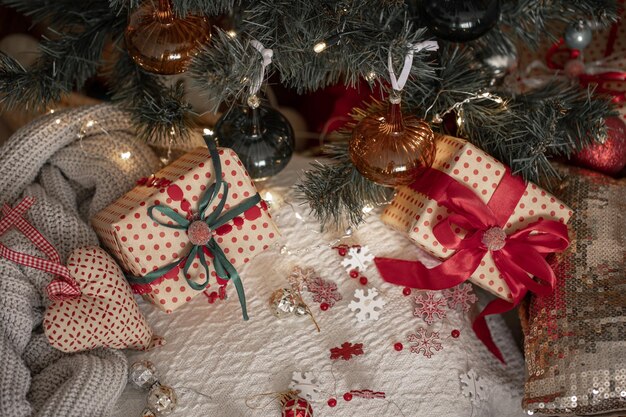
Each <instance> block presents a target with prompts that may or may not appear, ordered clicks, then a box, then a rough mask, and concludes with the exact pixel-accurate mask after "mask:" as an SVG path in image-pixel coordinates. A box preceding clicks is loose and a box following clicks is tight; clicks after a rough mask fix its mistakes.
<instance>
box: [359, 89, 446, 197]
mask: <svg viewBox="0 0 626 417" xmlns="http://www.w3.org/2000/svg"><path fill="white" fill-rule="evenodd" d="M357 112H359V113H360V114H359V115H361V116H364V117H363V119H362V120H361V121H360V122H359V123H358V124H357V125H356V127H355V128H354V130H353V131H352V138H351V139H350V143H349V149H348V151H349V155H350V159H351V160H352V163H353V164H354V166H355V167H356V169H357V170H358V171H359V172H360V173H361V175H363V176H364V177H365V178H367V179H369V180H370V181H373V182H375V183H377V184H380V185H385V186H390V187H395V186H399V185H407V184H410V183H411V182H413V181H414V180H415V178H416V177H417V176H418V175H419V172H420V170H422V169H423V168H425V167H430V166H431V165H432V163H433V161H434V160H435V135H434V133H433V131H432V130H431V128H430V126H429V125H428V123H426V122H425V121H424V120H422V119H418V118H417V117H415V116H403V115H402V109H401V106H400V100H399V98H398V97H392V99H391V100H390V101H389V105H388V107H387V109H386V110H382V111H374V112H373V113H371V114H367V113H364V112H362V111H358V110H357Z"/></svg>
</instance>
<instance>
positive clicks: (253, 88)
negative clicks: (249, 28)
mask: <svg viewBox="0 0 626 417" xmlns="http://www.w3.org/2000/svg"><path fill="white" fill-rule="evenodd" d="M250 45H252V46H253V47H254V49H256V50H257V51H259V53H260V54H261V56H262V57H263V62H261V72H260V75H259V77H258V78H257V79H256V80H254V81H253V82H252V85H250V95H251V96H253V95H255V94H256V93H258V92H259V90H260V89H261V85H262V84H263V80H264V79H265V69H266V68H267V66H268V65H269V64H271V63H272V57H273V56H274V51H273V50H271V49H268V48H265V47H264V46H263V44H262V43H261V42H259V41H257V40H256V39H252V40H251V41H250Z"/></svg>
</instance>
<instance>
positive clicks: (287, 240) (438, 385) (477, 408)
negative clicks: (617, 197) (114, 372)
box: [114, 158, 524, 417]
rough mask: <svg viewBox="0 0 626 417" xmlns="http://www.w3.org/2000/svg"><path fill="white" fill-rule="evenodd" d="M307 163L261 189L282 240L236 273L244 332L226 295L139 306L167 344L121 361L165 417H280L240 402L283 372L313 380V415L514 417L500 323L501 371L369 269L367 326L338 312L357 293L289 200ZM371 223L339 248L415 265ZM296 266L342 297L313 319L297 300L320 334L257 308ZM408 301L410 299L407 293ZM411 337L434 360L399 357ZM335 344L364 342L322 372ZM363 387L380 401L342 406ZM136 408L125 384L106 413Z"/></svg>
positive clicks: (461, 321)
mask: <svg viewBox="0 0 626 417" xmlns="http://www.w3.org/2000/svg"><path fill="white" fill-rule="evenodd" d="M308 162H310V160H304V159H303V158H294V161H293V162H292V163H291V164H290V166H289V167H288V168H287V170H286V171H285V172H283V173H281V174H280V175H278V176H277V177H275V178H273V179H272V180H271V181H269V182H268V184H265V186H261V187H260V188H262V190H263V191H262V192H261V195H262V196H263V197H267V195H266V192H267V191H269V192H271V194H272V196H273V197H274V199H275V200H281V199H284V200H285V201H283V202H280V201H279V202H278V203H277V204H275V205H274V207H273V209H272V212H273V215H274V219H275V220H276V222H277V224H278V226H279V228H280V229H281V232H282V237H281V239H280V240H279V243H277V244H275V245H273V246H272V247H271V248H270V249H269V250H267V251H265V252H264V253H262V254H260V255H258V256H257V257H256V258H254V259H253V260H252V261H251V262H250V263H249V264H247V265H245V266H244V267H243V268H241V270H240V273H241V276H242V280H243V283H244V286H245V288H246V294H247V297H248V309H249V313H250V321H249V322H244V321H242V319H241V312H240V308H239V303H238V301H237V297H236V295H235V293H234V289H233V288H232V287H229V296H230V297H229V299H228V300H226V301H217V302H216V303H215V304H212V305H211V304H209V303H208V302H207V298H205V297H203V296H199V297H196V298H195V299H194V300H192V301H191V302H190V303H189V304H188V305H186V306H183V307H181V308H180V309H178V310H176V311H175V312H174V313H172V314H170V315H167V314H164V313H163V312H161V311H159V310H158V309H157V308H155V307H154V306H152V305H150V304H148V303H146V302H143V301H141V302H140V307H141V308H142V310H143V312H144V313H145V314H146V316H147V319H148V322H149V323H150V324H151V325H152V326H153V328H154V330H155V332H157V333H158V334H160V335H163V336H164V337H165V338H166V339H167V342H168V343H167V345H165V346H163V347H161V348H159V349H156V350H153V351H150V352H128V354H129V363H132V362H134V361H137V360H142V359H148V360H150V361H152V362H153V363H154V364H155V366H156V368H157V370H158V371H159V373H160V375H161V381H162V383H164V384H166V385H170V386H172V387H174V388H175V389H176V391H177V392H178V394H179V407H178V410H177V411H175V412H174V413H173V414H172V416H173V417H176V416H185V417H205V416H213V417H241V416H279V415H280V408H279V406H278V404H277V403H276V402H271V398H270V397H269V396H266V397H259V398H256V399H254V400H253V401H252V403H253V404H250V405H251V406H257V407H260V408H258V409H251V408H248V406H246V399H247V398H251V397H253V396H254V395H256V394H262V393H269V392H280V391H285V390H287V388H288V385H289V382H290V380H291V377H292V373H293V372H294V371H307V372H308V371H311V372H314V374H315V375H316V377H317V379H318V380H319V383H320V389H321V391H322V393H321V396H320V401H318V402H314V403H313V408H314V412H315V416H317V417H324V416H332V417H347V416H407V417H408V416H411V417H417V416H419V417H428V416H433V417H434V416H437V417H462V416H467V417H470V416H475V417H477V416H480V417H490V416H493V417H515V416H522V415H524V413H523V412H522V409H521V397H522V388H523V380H524V367H523V360H522V356H521V353H520V352H519V350H518V349H517V347H516V345H515V343H514V341H513V339H512V337H511V335H510V332H509V331H508V329H507V328H506V327H505V326H504V323H503V321H502V320H501V319H500V318H499V317H498V318H496V319H495V320H493V321H492V323H491V324H492V330H493V335H494V338H495V340H496V342H497V343H498V346H500V348H501V349H502V351H503V354H504V356H505V357H506V359H507V361H508V365H507V366H503V365H501V364H500V363H499V362H498V361H497V360H496V359H495V358H494V357H493V356H492V355H491V354H490V353H489V352H488V351H487V349H486V348H485V347H484V346H482V344H481V343H480V342H479V341H478V340H477V339H476V337H475V336H474V334H473V332H472V330H471V320H470V318H468V317H467V316H466V315H465V314H461V313H448V317H447V318H446V319H445V320H443V321H436V322H435V323H434V324H433V325H432V326H427V325H426V324H425V323H424V321H423V320H421V319H419V318H417V317H415V316H414V315H413V310H414V307H415V303H414V302H413V300H412V297H405V296H404V295H403V294H402V288H400V287H397V286H393V285H390V284H387V283H384V282H383V281H382V280H381V278H380V277H379V275H378V273H377V272H376V268H375V267H374V266H373V264H372V265H371V266H370V267H369V268H368V269H367V270H366V271H365V273H364V275H365V276H366V277H367V278H368V280H369V283H368V286H370V287H375V288H377V289H378V290H379V291H380V292H381V293H382V296H383V298H384V299H385V301H386V302H387V304H386V305H385V306H384V308H383V310H382V313H381V316H380V319H379V320H378V321H372V322H364V323H357V322H356V319H355V317H354V313H353V312H352V311H350V310H349V308H348V304H349V303H350V301H351V300H352V298H353V296H352V294H353V292H354V290H355V289H356V288H362V286H361V285H360V284H359V283H358V280H355V279H351V278H350V277H349V276H348V274H347V273H346V271H345V269H344V268H343V267H342V266H341V261H342V258H341V257H339V255H338V254H337V252H336V251H335V250H332V249H331V248H330V244H332V243H333V242H334V241H335V240H336V238H337V237H338V235H337V234H333V233H325V234H322V233H319V224H318V223H317V222H316V220H315V219H314V218H313V217H312V216H310V215H308V213H307V210H306V207H305V206H302V205H299V204H298V203H297V202H294V201H293V196H292V195H291V191H289V190H288V187H289V186H291V185H292V184H293V182H294V181H295V180H296V178H297V176H298V175H297V173H298V171H299V169H301V168H304V167H306V165H307V163H308ZM289 203H291V204H289ZM378 217H379V213H377V212H376V211H374V213H372V215H371V216H369V218H368V221H367V223H366V224H365V225H363V226H362V227H360V228H359V229H358V230H357V231H355V232H354V235H353V238H352V240H350V241H346V242H345V243H352V244H361V245H367V246H368V247H369V249H370V251H371V252H372V253H373V254H375V255H379V256H395V257H403V258H405V259H407V258H411V257H417V256H419V254H420V252H419V251H418V249H417V248H416V247H415V246H414V245H412V244H411V243H410V242H409V241H408V239H407V238H406V237H404V236H402V235H401V234H400V233H398V232H395V231H393V230H391V229H389V228H388V227H386V226H385V225H383V224H382V222H381V221H380V220H379V218H378ZM290 252H291V254H290ZM295 266H300V267H312V268H315V270H316V271H317V273H318V275H319V276H321V277H322V278H324V279H326V280H330V281H333V282H335V283H337V285H338V287H339V291H340V293H341V294H342V295H343V299H342V300H341V301H339V302H337V304H335V306H333V307H332V308H330V309H329V310H328V311H325V312H324V311H321V310H320V308H319V305H318V303H314V302H313V301H312V299H311V297H310V294H308V293H306V292H305V300H306V301H307V302H308V303H309V306H310V307H311V310H312V311H313V312H314V314H315V317H316V319H317V321H318V322H319V324H320V327H321V329H322V331H321V333H317V332H316V331H315V328H314V326H313V324H312V323H311V321H310V320H309V319H308V318H307V317H295V316H294V317H289V318H285V319H282V320H280V319H277V318H275V317H274V316H273V315H272V313H271V312H270V310H269V308H268V299H269V297H270V294H271V293H272V292H273V291H274V290H276V289H278V288H281V287H288V283H287V276H288V275H289V273H290V272H291V270H292V268H293V267H295ZM417 293H418V292H417V291H413V294H412V295H413V296H415V295H416V294H417ZM472 313H473V314H475V313H476V312H475V311H473V312H472ZM418 327H426V328H427V329H428V331H429V332H430V331H438V332H439V335H440V338H441V340H442V345H443V350H440V351H438V352H434V355H433V356H432V357H431V358H430V359H428V358H426V357H425V356H423V355H417V354H415V353H411V352H410V350H409V347H410V343H409V342H408V341H407V335H408V334H409V333H415V331H416V330H417V328H418ZM453 329H458V330H460V332H461V336H460V337H459V338H458V339H454V338H452V337H450V334H451V331H452V330H453ZM344 342H352V343H363V350H364V352H365V353H364V354H363V355H361V356H358V357H355V358H353V359H352V360H350V361H347V362H346V361H343V360H339V361H337V363H335V364H334V365H333V361H331V360H330V359H329V356H330V349H331V348H333V347H337V346H340V345H341V344H342V343H344ZM397 342H401V343H403V345H404V349H403V350H402V351H401V352H397V351H396V350H395V349H394V344H395V343H397ZM331 366H332V373H331ZM472 369H473V370H474V371H475V373H476V375H477V376H478V379H477V386H478V387H479V388H477V389H478V391H479V395H480V397H478V398H476V399H475V401H473V402H472V401H471V399H470V398H469V397H466V396H465V395H464V394H463V391H465V392H466V394H468V395H469V391H468V389H464V390H462V389H461V388H462V385H461V375H463V374H467V373H468V372H470V370H472ZM333 374H334V376H335V378H336V381H335V380H334V378H333ZM335 385H336V386H335ZM470 385H471V387H470V388H469V390H470V391H472V392H475V389H474V384H473V383H470ZM480 387H483V389H482V390H481V389H480ZM362 389H371V390H374V391H384V392H385V393H386V396H387V399H386V400H382V399H359V398H354V399H353V400H352V401H351V402H345V401H344V400H343V398H342V396H343V393H344V392H346V391H349V390H362ZM331 396H334V397H335V398H336V399H337V403H338V404H337V406H336V407H335V408H330V407H329V406H328V405H327V404H326V401H327V400H328V399H329V398H330V397H331ZM145 401H146V393H145V392H141V391H138V390H135V389H134V388H132V387H130V386H129V387H127V388H126V390H125V392H124V394H123V395H122V398H121V399H120V401H119V403H118V405H117V409H116V411H115V413H114V415H115V416H116V417H128V416H138V415H139V413H140V411H141V409H142V408H143V406H144V405H145ZM264 405H266V406H265V407H264ZM400 410H401V411H400Z"/></svg>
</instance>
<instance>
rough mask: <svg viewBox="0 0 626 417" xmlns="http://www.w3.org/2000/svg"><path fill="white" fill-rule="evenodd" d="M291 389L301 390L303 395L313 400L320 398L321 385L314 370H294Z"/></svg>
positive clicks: (290, 384)
mask: <svg viewBox="0 0 626 417" xmlns="http://www.w3.org/2000/svg"><path fill="white" fill-rule="evenodd" d="M289 389H292V390H294V391H295V390H297V391H300V396H301V397H303V398H305V399H307V400H309V401H312V402H314V401H319V399H320V387H319V385H318V383H317V378H315V375H314V374H313V372H300V371H296V372H294V373H293V376H292V377H291V382H290V383H289Z"/></svg>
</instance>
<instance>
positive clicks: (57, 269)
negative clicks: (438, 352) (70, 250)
mask: <svg viewBox="0 0 626 417" xmlns="http://www.w3.org/2000/svg"><path fill="white" fill-rule="evenodd" d="M34 203H35V199H34V198H33V197H25V198H24V199H23V200H22V201H21V202H20V203H19V204H18V205H17V206H15V207H14V208H11V207H10V206H9V205H7V204H4V205H3V206H2V215H3V218H2V219H0V236H2V235H3V234H4V233H6V232H7V231H8V230H9V229H10V228H11V227H15V228H17V229H18V230H19V231H20V232H21V233H23V234H24V236H26V237H27V238H28V239H30V241H31V242H33V243H34V244H35V246H36V247H37V248H39V249H40V250H41V251H42V252H43V253H44V254H45V255H46V256H47V257H48V259H42V258H38V257H36V256H31V255H27V254H25V253H20V252H16V251H14V250H12V249H9V248H8V247H7V246H5V245H3V244H2V243H0V258H5V259H8V260H10V261H12V262H15V263H17V264H20V265H24V266H28V267H30V268H35V269H39V270H42V271H45V272H49V273H51V274H53V275H55V276H56V278H55V279H53V280H52V281H51V282H50V284H48V286H47V287H46V292H47V293H48V297H49V298H50V299H51V300H66V299H70V298H76V297H79V296H80V294H81V292H80V287H79V286H78V284H77V283H76V280H74V278H72V276H71V275H70V272H69V270H68V269H67V267H65V266H64V265H62V264H61V258H60V256H59V253H58V252H57V251H56V249H54V247H53V246H52V244H50V242H48V241H47V240H46V238H45V237H43V235H42V234H41V233H39V231H38V230H37V229H35V227H34V226H33V225H32V224H30V223H29V222H28V221H27V220H26V219H25V218H24V214H25V213H26V212H27V211H28V209H29V208H30V207H31V206H32V205H33V204H34Z"/></svg>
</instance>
